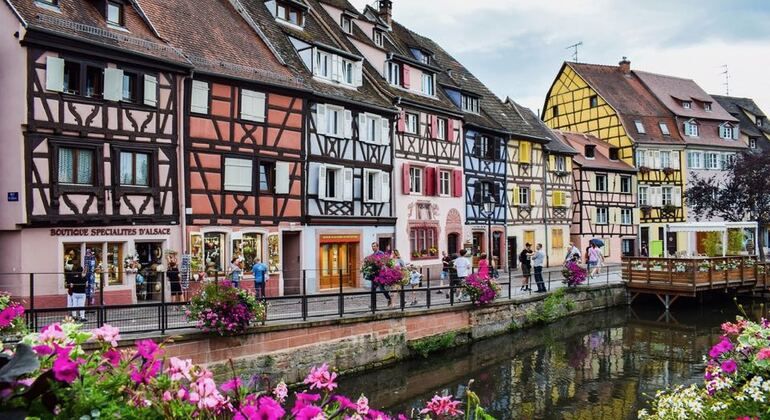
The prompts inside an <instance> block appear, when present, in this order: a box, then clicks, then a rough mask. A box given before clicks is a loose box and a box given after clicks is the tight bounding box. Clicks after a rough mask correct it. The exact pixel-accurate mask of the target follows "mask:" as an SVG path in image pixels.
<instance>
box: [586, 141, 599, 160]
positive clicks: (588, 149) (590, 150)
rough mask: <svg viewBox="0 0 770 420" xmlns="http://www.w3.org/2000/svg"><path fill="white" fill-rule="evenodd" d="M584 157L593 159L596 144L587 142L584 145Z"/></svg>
mask: <svg viewBox="0 0 770 420" xmlns="http://www.w3.org/2000/svg"><path fill="white" fill-rule="evenodd" d="M585 155H586V159H593V158H595V157H596V146H594V145H592V144H587V145H586V147H585Z"/></svg>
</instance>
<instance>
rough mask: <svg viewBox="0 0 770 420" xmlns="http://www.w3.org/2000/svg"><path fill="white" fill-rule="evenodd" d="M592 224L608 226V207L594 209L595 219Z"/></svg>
mask: <svg viewBox="0 0 770 420" xmlns="http://www.w3.org/2000/svg"><path fill="white" fill-rule="evenodd" d="M594 224H597V225H608V224H610V209H609V207H596V218H595V220H594Z"/></svg>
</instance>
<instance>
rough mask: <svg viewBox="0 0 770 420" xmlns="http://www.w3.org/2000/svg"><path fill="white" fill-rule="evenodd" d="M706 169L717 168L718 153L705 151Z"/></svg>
mask: <svg viewBox="0 0 770 420" xmlns="http://www.w3.org/2000/svg"><path fill="white" fill-rule="evenodd" d="M706 169H710V170H717V169H719V154H718V153H706Z"/></svg>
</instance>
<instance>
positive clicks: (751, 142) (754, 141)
mask: <svg viewBox="0 0 770 420" xmlns="http://www.w3.org/2000/svg"><path fill="white" fill-rule="evenodd" d="M749 147H750V148H752V149H756V148H757V139H755V138H753V137H752V138H750V139H749Z"/></svg>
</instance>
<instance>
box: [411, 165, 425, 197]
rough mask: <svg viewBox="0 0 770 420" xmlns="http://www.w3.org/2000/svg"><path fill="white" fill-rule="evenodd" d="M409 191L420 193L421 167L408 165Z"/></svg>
mask: <svg viewBox="0 0 770 420" xmlns="http://www.w3.org/2000/svg"><path fill="white" fill-rule="evenodd" d="M409 192H410V193H413V194H422V168H416V167H414V166H411V167H409Z"/></svg>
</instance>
